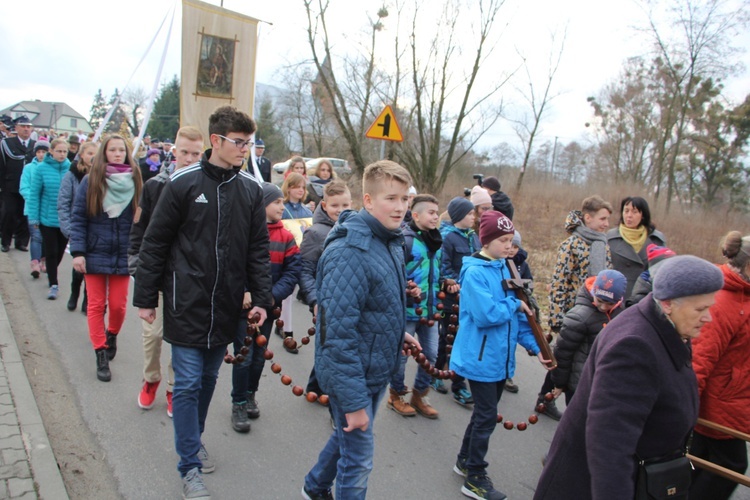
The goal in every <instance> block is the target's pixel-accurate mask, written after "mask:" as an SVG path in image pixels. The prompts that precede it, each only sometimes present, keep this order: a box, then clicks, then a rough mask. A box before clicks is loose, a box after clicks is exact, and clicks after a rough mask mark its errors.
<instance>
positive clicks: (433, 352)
mask: <svg viewBox="0 0 750 500" xmlns="http://www.w3.org/2000/svg"><path fill="white" fill-rule="evenodd" d="M406 331H407V332H409V333H410V334H412V335H415V336H416V337H417V340H419V343H420V344H421V345H422V352H423V353H424V355H425V356H427V359H428V360H429V361H430V363H431V364H433V365H434V364H435V359H436V358H437V349H438V325H437V323H435V324H433V325H432V326H427V325H423V324H421V323H420V322H419V321H407V322H406ZM399 356H401V364H400V365H399V368H398V371H397V372H396V373H395V374H394V375H393V377H391V389H393V390H394V391H396V392H399V393H400V392H403V391H404V390H405V389H406V386H405V385H404V371H405V370H406V360H407V359H408V358H409V357H408V356H404V355H403V353H401V354H399ZM431 380H432V376H431V375H430V374H429V373H427V372H425V371H424V370H423V369H422V367H421V366H420V367H418V368H417V375H416V377H414V390H415V391H419V392H422V391H424V390H425V389H427V388H428V387H430V381H431Z"/></svg>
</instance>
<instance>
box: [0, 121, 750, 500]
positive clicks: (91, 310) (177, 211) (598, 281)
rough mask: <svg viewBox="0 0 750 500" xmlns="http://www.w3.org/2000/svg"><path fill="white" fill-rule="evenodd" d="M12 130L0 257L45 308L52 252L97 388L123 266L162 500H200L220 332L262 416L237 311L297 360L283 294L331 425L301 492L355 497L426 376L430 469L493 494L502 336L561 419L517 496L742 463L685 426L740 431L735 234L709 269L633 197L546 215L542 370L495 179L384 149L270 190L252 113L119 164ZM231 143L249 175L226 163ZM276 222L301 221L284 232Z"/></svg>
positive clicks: (243, 391)
mask: <svg viewBox="0 0 750 500" xmlns="http://www.w3.org/2000/svg"><path fill="white" fill-rule="evenodd" d="M13 128H14V130H12V133H11V131H8V133H6V137H4V138H3V139H2V142H1V143H0V190H1V191H0V202H2V207H1V210H0V236H1V241H0V245H1V248H0V249H1V250H2V252H9V251H10V250H11V247H12V246H13V247H14V248H15V250H16V251H22V252H27V251H28V252H29V256H30V275H31V278H30V279H33V280H36V279H39V278H40V277H41V276H42V275H43V274H45V273H46V276H47V281H48V285H47V286H48V289H47V299H49V300H56V299H57V298H58V297H59V296H60V294H61V289H60V283H59V277H58V267H59V265H60V263H61V261H62V259H63V258H64V255H65V253H66V249H67V250H68V251H69V252H70V255H71V257H72V265H73V274H72V276H71V285H70V295H69V296H68V302H67V308H68V309H69V310H70V311H74V310H76V309H77V308H78V304H79V299H80V298H81V290H82V288H83V300H82V301H81V311H82V312H83V313H85V314H86V315H87V323H88V333H89V337H90V340H91V346H92V350H93V351H94V356H93V357H92V359H93V360H95V367H96V370H95V374H96V377H97V379H98V380H100V381H102V382H108V381H110V380H111V379H112V376H113V374H112V370H111V366H112V363H111V362H112V361H113V360H114V359H115V356H116V353H117V340H118V336H119V335H120V334H121V333H122V327H123V322H124V319H125V315H126V314H127V309H128V297H129V288H130V283H131V277H134V287H133V293H132V297H133V299H132V303H133V305H134V306H135V307H136V308H138V316H139V318H140V319H141V320H142V342H143V356H144V368H143V383H142V386H141V388H140V392H139V394H138V405H139V407H140V408H142V409H144V410H149V409H151V408H153V407H154V404H155V401H156V398H157V397H158V388H159V386H160V383H161V380H162V378H163V373H162V372H163V370H162V366H161V362H160V359H161V352H162V341H166V342H168V343H169V344H170V356H169V359H170V361H169V363H168V366H167V370H166V376H167V383H166V391H165V397H166V401H167V413H168V415H169V416H170V417H172V418H173V427H174V435H175V449H176V452H177V455H178V456H179V463H178V466H177V469H178V471H179V474H180V477H181V479H182V491H183V497H184V498H192V499H196V498H203V499H205V498H210V495H209V493H208V489H207V487H206V484H205V482H204V479H203V475H204V474H208V473H211V472H212V471H213V470H214V469H215V467H216V465H215V462H214V461H213V459H212V457H211V455H210V454H209V452H208V449H207V447H206V444H205V443H204V442H203V440H202V435H203V432H204V430H205V424H206V417H207V415H208V411H209V407H210V403H211V400H212V396H213V392H214V388H215V386H216V380H217V377H218V373H219V368H220V366H221V364H222V362H223V361H224V359H225V356H227V355H228V350H229V348H230V347H229V346H230V345H231V349H232V352H233V354H234V357H235V359H236V362H235V363H234V364H233V366H232V394H231V408H232V409H231V417H230V421H231V426H232V428H233V430H234V431H236V432H238V433H247V432H249V431H250V428H251V420H253V419H257V418H259V417H260V415H261V407H260V405H259V403H258V401H257V391H258V389H259V384H260V379H261V374H262V372H263V370H264V369H265V365H266V357H265V351H266V349H265V347H264V344H263V343H262V342H257V341H255V342H251V343H250V344H248V342H247V340H246V335H247V331H248V319H250V320H251V322H252V323H253V324H257V327H258V328H259V334H260V335H263V336H265V337H266V338H268V337H269V336H270V335H271V333H272V332H275V333H276V334H277V335H279V336H280V337H282V338H283V339H285V342H284V347H285V348H286V350H287V351H288V352H289V353H291V354H296V353H297V347H296V342H295V341H294V332H293V330H292V324H293V317H292V302H293V300H294V299H295V295H294V292H295V290H296V289H297V287H299V294H298V295H297V299H298V300H301V301H302V302H304V303H305V304H306V305H307V306H308V307H309V310H310V313H311V314H312V315H313V317H314V319H315V328H316V336H315V366H314V368H313V370H312V372H311V374H310V377H309V381H308V384H307V388H306V392H308V393H315V395H316V396H317V395H322V394H325V395H327V396H328V397H327V398H326V401H327V403H323V402H322V400H321V404H326V405H327V406H328V408H329V411H330V417H331V424H332V428H333V430H332V434H331V436H330V439H329V440H328V442H327V443H326V445H325V446H324V448H323V449H322V451H321V452H320V454H319V456H318V459H317V462H316V463H315V465H314V466H313V467H312V468H311V469H310V471H309V473H308V474H307V476H306V477H305V479H304V487H303V489H302V496H303V497H304V498H307V499H309V500H312V499H315V500H317V499H330V498H334V491H335V497H336V498H338V499H347V500H348V499H355V498H365V496H366V494H367V479H368V476H369V474H370V472H371V470H372V468H373V463H372V457H373V454H374V447H375V433H374V431H373V424H374V420H375V416H376V413H377V411H378V409H379V407H380V406H381V402H382V399H384V398H386V399H387V401H386V407H387V408H388V409H390V410H393V411H394V412H395V413H396V414H398V415H400V416H403V417H415V416H416V415H421V416H423V417H426V418H428V419H433V420H434V419H437V418H439V416H440V415H439V412H438V411H437V410H436V409H435V408H434V407H433V406H432V405H431V404H430V400H429V393H430V389H432V390H433V391H434V392H436V393H439V394H447V393H448V392H449V391H450V393H451V395H450V396H449V397H451V398H452V399H453V400H454V401H455V402H456V403H457V404H459V405H462V406H466V407H469V408H470V409H471V410H472V413H471V417H470V419H469V420H468V422H467V426H466V428H465V431H464V434H463V439H462V442H461V446H460V448H459V449H457V450H456V462H455V466H454V468H453V471H454V472H455V473H456V474H458V475H460V476H462V478H463V484H462V487H461V492H462V493H463V494H464V495H465V496H467V497H470V498H475V499H490V500H501V499H504V498H506V496H505V494H503V493H502V492H500V491H499V490H498V489H496V488H495V487H494V485H493V481H492V480H491V478H490V476H489V473H488V469H489V468H490V464H489V463H488V462H487V461H486V458H487V452H488V449H489V446H490V438H491V435H492V433H493V431H494V430H495V427H496V425H497V413H498V405H499V404H500V401H501V397H502V395H503V392H518V390H519V389H518V387H519V385H520V384H529V385H532V386H534V387H536V386H535V385H534V381H531V380H527V381H519V380H514V376H515V366H516V359H515V356H516V348H517V346H518V345H520V346H522V348H523V349H522V351H521V352H523V350H526V351H528V353H529V354H530V355H533V356H536V357H537V358H538V360H539V362H540V364H541V365H542V366H544V367H545V368H546V376H545V378H544V380H543V381H541V387H540V389H539V391H534V398H533V399H532V400H530V401H529V406H530V407H537V405H539V404H542V405H544V408H545V410H546V411H545V412H544V413H543V415H544V416H546V417H548V418H551V419H553V420H559V421H560V423H559V425H558V427H557V431H556V433H555V437H554V439H553V441H552V444H551V447H550V450H549V453H548V455H546V456H545V458H544V468H543V470H542V473H541V477H540V479H539V484H538V486H537V488H536V492H535V496H534V498H538V499H544V498H576V499H585V498H602V497H604V496H607V497H612V498H623V499H632V498H639V499H640V498H647V497H645V496H639V495H642V494H645V493H643V491H642V489H643V488H644V484H645V483H644V481H651V484H654V483H655V482H658V481H668V484H670V485H672V486H670V487H671V488H674V495H676V496H673V498H687V495H688V494H690V497H691V498H712V499H723V498H729V496H730V495H731V494H732V492H733V491H734V487H735V486H736V485H735V484H734V483H732V482H731V481H729V480H726V479H723V478H721V477H719V476H717V475H714V474H711V473H708V472H706V471H703V470H696V471H693V470H692V469H691V468H690V466H689V462H688V461H687V458H686V454H687V452H688V451H689V452H690V453H693V454H694V455H696V456H699V457H701V458H705V459H708V460H711V461H713V462H715V463H717V464H719V465H722V466H725V467H727V468H729V469H730V470H733V471H736V472H739V473H744V471H745V470H746V469H747V465H748V464H747V449H746V446H745V443H744V441H741V440H738V439H735V438H733V437H731V436H728V435H726V434H724V433H722V432H719V431H716V430H714V429H712V428H708V427H706V426H703V425H698V426H696V422H697V419H698V417H699V416H700V417H702V418H706V419H708V420H711V421H714V422H717V423H720V424H722V425H726V426H729V427H732V428H734V429H737V430H739V431H741V432H745V433H748V432H750V419H749V418H747V411H746V410H747V405H746V401H745V400H746V396H745V395H746V394H747V393H748V389H750V378H749V377H747V376H746V375H747V373H746V372H747V369H745V368H744V366H745V364H743V362H742V360H744V359H745V358H746V357H747V355H748V354H749V353H750V326H748V321H747V316H748V315H750V310H749V311H748V313H747V314H746V313H745V311H744V308H745V306H750V236H745V237H743V236H742V234H741V233H739V232H736V231H733V232H730V233H729V234H727V235H726V237H725V238H724V240H723V241H722V243H721V250H722V253H723V255H724V256H725V258H726V262H725V263H723V264H722V265H721V266H716V265H713V264H710V263H708V262H707V261H705V260H703V259H700V258H697V257H694V256H689V255H676V253H675V252H674V251H672V250H671V249H670V248H669V247H667V238H666V236H665V235H664V234H663V233H662V232H660V231H659V230H657V229H656V225H655V223H654V221H653V219H652V216H651V210H650V207H649V205H648V202H647V201H646V200H645V199H644V198H642V197H639V196H628V197H625V198H623V199H622V200H619V210H618V211H617V212H616V213H615V212H614V208H613V204H612V203H610V202H608V201H606V200H605V199H603V198H602V197H600V196H598V195H592V196H589V197H587V198H586V199H584V200H583V201H582V203H581V206H580V208H578V209H573V210H571V211H570V213H568V214H567V217H566V218H565V220H564V221H561V223H564V227H565V230H566V231H567V233H568V234H569V236H568V238H566V239H565V240H564V241H563V242H562V243H561V244H560V245H559V247H558V250H557V256H556V264H555V268H554V271H553V273H552V278H551V282H550V284H549V285H550V287H549V295H548V297H547V300H548V301H549V315H548V317H547V318H546V324H544V325H541V326H546V327H547V329H548V330H549V331H550V332H551V333H553V334H554V338H555V340H554V342H553V348H554V351H553V352H554V355H555V356H554V357H555V359H556V364H555V363H554V362H553V360H552V359H545V357H544V355H543V354H542V352H543V351H542V347H545V346H543V345H542V344H543V341H542V340H540V339H539V338H537V337H535V336H534V334H533V331H532V330H533V327H534V326H535V323H537V322H539V321H540V317H539V314H538V310H536V308H535V302H536V300H539V299H542V297H539V296H538V295H537V297H536V298H534V297H533V296H532V297H527V299H529V300H522V299H523V298H524V297H522V296H520V295H517V292H516V291H514V289H513V286H511V285H510V284H509V283H510V282H511V281H514V280H515V281H516V284H517V283H518V282H524V283H526V284H530V283H532V282H533V280H534V273H533V272H532V269H531V266H530V261H533V258H531V259H530V258H529V253H530V252H533V250H532V249H530V248H527V247H524V246H523V245H522V242H523V241H524V240H523V239H522V237H521V232H520V231H519V228H518V227H517V222H514V216H517V210H516V207H514V205H513V203H512V200H511V199H510V197H509V196H508V195H507V194H506V193H504V192H502V190H501V188H502V185H501V182H500V180H499V179H498V178H496V177H486V178H483V179H480V184H479V185H478V186H475V187H474V188H473V189H472V190H471V192H470V194H467V196H463V197H462V196H459V197H455V198H453V199H451V200H450V202H449V203H448V204H447V206H446V207H444V210H442V211H441V208H440V202H439V200H438V199H437V198H436V197H435V196H433V195H432V194H428V193H421V194H419V193H417V190H416V189H415V188H414V187H413V181H412V177H411V175H410V174H409V172H408V171H407V170H406V169H405V168H404V167H402V166H400V165H398V164H397V163H394V162H392V161H385V160H383V161H378V162H375V163H373V164H371V165H369V166H368V167H367V168H366V169H365V170H364V172H363V179H362V193H363V197H362V199H361V200H353V199H352V195H351V193H350V191H349V188H348V186H347V184H346V183H345V182H344V181H342V180H341V179H338V178H337V176H336V173H335V171H334V169H333V166H332V165H331V164H330V163H329V162H327V161H322V162H320V163H319V164H318V165H317V166H316V168H315V170H314V171H313V172H310V173H309V174H308V169H307V167H306V165H305V162H304V160H303V159H302V158H301V157H292V158H291V159H290V161H289V166H288V169H287V171H286V172H285V174H284V179H283V182H282V183H281V186H277V185H275V184H273V183H271V182H270V180H271V179H270V175H271V169H270V162H269V161H268V160H267V158H265V157H264V156H263V152H264V145H263V143H262V141H261V140H259V139H258V140H255V143H253V140H254V137H255V134H256V124H255V122H254V121H253V120H252V119H251V118H250V117H249V116H248V115H246V114H245V113H243V112H241V111H238V110H237V109H235V108H232V107H230V106H224V107H221V108H219V109H217V110H216V111H215V112H214V113H213V114H212V115H211V117H210V118H209V122H208V124H207V130H208V136H204V134H203V133H202V132H201V131H200V129H199V128H197V127H192V126H187V127H183V128H181V129H180V130H179V131H178V133H177V135H176V138H175V141H174V144H172V142H171V141H164V143H165V144H167V145H168V147H167V148H166V149H167V150H166V151H165V150H164V149H163V148H162V149H158V148H156V147H153V145H150V148H149V149H147V150H145V151H144V155H143V158H140V161H139V158H137V157H136V154H134V152H133V151H131V146H130V143H129V142H128V140H126V138H125V137H122V136H119V135H116V134H113V135H108V136H106V137H104V138H103V139H102V140H101V141H96V142H95V141H94V140H88V139H93V138H88V137H87V138H80V137H78V136H77V135H74V136H71V137H69V138H67V139H66V138H49V137H43V138H40V137H37V139H38V140H35V139H34V138H32V132H33V129H32V126H31V123H30V121H29V120H28V119H27V118H26V117H19V118H17V119H16V120H15V121H14V123H13ZM4 133H5V132H4ZM48 139H51V140H48ZM206 142H208V143H210V146H211V147H210V149H208V150H204V144H205V143H206ZM253 146H255V148H256V149H255V153H256V155H255V156H254V157H253V158H256V160H255V161H256V162H257V167H258V169H257V170H258V171H259V172H260V173H261V177H262V178H260V179H259V178H256V177H255V174H254V169H252V168H250V169H248V168H247V163H246V162H247V161H248V160H247V156H248V152H249V150H250V148H252V147H253ZM266 176H267V177H266ZM353 207H357V208H358V207H361V208H360V209H359V210H352V208H353ZM613 218H616V219H618V220H617V222H616V224H617V225H616V226H615V227H613V228H611V229H610V222H613V221H612V219H613ZM287 219H305V220H306V221H307V222H305V224H303V226H304V228H305V230H304V231H303V234H302V237H301V238H299V239H296V238H295V236H294V234H293V233H292V232H290V230H289V227H288V226H286V225H285V223H284V221H285V220H287ZM515 220H516V221H518V217H515ZM520 229H523V228H520ZM515 276H517V277H515ZM514 277H515V278H514ZM527 288H532V287H531V286H529V287H527ZM276 318H278V321H276ZM383 318H387V321H383ZM412 350H413V351H419V352H420V353H421V355H423V357H424V358H425V360H426V363H427V364H428V365H430V366H432V365H434V366H435V367H436V368H437V369H438V370H445V371H449V372H450V373H451V375H452V377H451V380H450V383H449V384H446V383H444V382H443V380H440V379H439V378H436V377H434V372H432V371H430V370H428V369H425V366H426V365H422V366H420V367H419V368H418V369H417V372H416V376H415V379H414V380H413V384H412V385H411V387H409V385H408V384H407V382H408V381H407V380H406V376H405V370H404V368H405V364H406V361H407V355H408V354H409V353H410V352H412ZM92 365H93V363H92ZM536 383H539V381H537V382H536ZM561 395H564V398H565V403H566V405H565V406H566V408H565V410H564V411H562V410H561V409H560V408H558V407H557V405H556V399H557V398H558V397H559V396H561ZM654 464H659V465H661V467H658V468H657V467H652V465H654ZM646 478H649V479H646ZM665 484H667V483H665Z"/></svg>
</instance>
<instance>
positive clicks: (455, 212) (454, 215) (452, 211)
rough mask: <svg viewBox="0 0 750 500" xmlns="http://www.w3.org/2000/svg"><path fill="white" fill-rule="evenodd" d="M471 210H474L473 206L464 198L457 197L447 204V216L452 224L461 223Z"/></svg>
mask: <svg viewBox="0 0 750 500" xmlns="http://www.w3.org/2000/svg"><path fill="white" fill-rule="evenodd" d="M472 210H474V204H473V203H472V202H470V201H469V200H467V199H466V198H460V197H458V196H457V197H455V198H453V199H452V200H451V201H450V203H448V215H450V217H451V222H452V223H453V224H455V223H456V222H461V221H462V220H463V218H464V217H466V216H467V215H468V214H469V212H471V211H472Z"/></svg>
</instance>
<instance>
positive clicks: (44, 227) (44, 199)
mask: <svg viewBox="0 0 750 500" xmlns="http://www.w3.org/2000/svg"><path fill="white" fill-rule="evenodd" d="M69 169H70V160H68V143H67V142H66V141H65V139H55V140H54V141H52V144H50V152H49V153H47V155H46V156H45V157H44V161H42V162H41V163H39V164H38V165H37V167H36V170H35V171H34V172H33V174H32V176H31V184H30V186H29V197H28V199H27V200H26V207H27V210H28V218H29V225H30V226H34V227H38V228H39V230H40V231H41V233H42V244H43V245H44V255H45V257H46V259H47V280H48V281H49V292H48V293H47V298H48V299H49V300H55V299H57V294H58V291H59V288H58V283H57V266H59V265H60V262H61V261H62V258H63V255H65V247H66V246H67V245H68V239H67V238H66V237H65V236H63V234H62V231H60V220H59V219H58V217H57V195H58V193H59V192H60V184H61V183H62V179H63V177H64V176H65V174H66V173H67V172H68V170H69Z"/></svg>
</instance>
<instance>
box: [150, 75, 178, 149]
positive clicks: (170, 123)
mask: <svg viewBox="0 0 750 500" xmlns="http://www.w3.org/2000/svg"><path fill="white" fill-rule="evenodd" d="M179 128H180V80H179V79H178V78H177V75H174V76H173V77H172V80H171V81H169V82H168V83H165V84H164V85H162V87H161V89H160V90H159V95H158V96H157V97H156V102H154V109H153V111H152V112H151V119H150V120H149V123H148V133H149V135H151V136H152V137H158V138H160V139H162V138H164V139H172V140H174V139H175V136H176V135H177V130H179Z"/></svg>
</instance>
